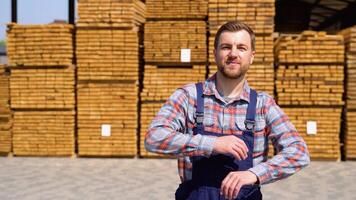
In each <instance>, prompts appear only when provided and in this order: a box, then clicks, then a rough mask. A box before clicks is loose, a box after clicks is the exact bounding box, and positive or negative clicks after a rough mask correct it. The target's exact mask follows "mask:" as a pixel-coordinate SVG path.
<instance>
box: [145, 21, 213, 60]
mask: <svg viewBox="0 0 356 200" xmlns="http://www.w3.org/2000/svg"><path fill="white" fill-rule="evenodd" d="M144 46H145V53H144V54H145V55H144V58H145V61H146V62H158V63H160V62H161V63H162V62H171V63H172V62H173V63H180V62H181V49H190V51H191V53H190V57H191V59H190V60H191V61H190V62H206V59H207V58H206V56H207V47H206V22H204V21H202V20H201V21H183V20H182V21H148V22H146V24H145V30H144Z"/></svg>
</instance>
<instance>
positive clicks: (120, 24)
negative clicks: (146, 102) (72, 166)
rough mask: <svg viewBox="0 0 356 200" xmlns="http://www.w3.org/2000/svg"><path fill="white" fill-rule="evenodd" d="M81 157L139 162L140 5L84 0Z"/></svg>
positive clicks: (80, 50) (80, 61) (132, 1)
mask: <svg viewBox="0 0 356 200" xmlns="http://www.w3.org/2000/svg"><path fill="white" fill-rule="evenodd" d="M78 15H79V20H78V23H77V27H78V28H77V37H76V45H77V49H76V53H77V64H78V73H77V79H78V83H79V84H78V87H77V93H78V98H77V103H78V105H77V108H78V154H79V155H80V156H105V157H108V156H109V157H116V156H135V155H136V154H137V129H138V124H137V123H138V122H137V121H138V116H137V113H138V81H139V71H140V59H139V58H140V56H142V55H141V52H140V45H142V44H141V42H142V41H141V38H140V36H141V35H140V34H141V32H140V31H141V30H142V29H141V27H140V26H142V24H143V23H144V22H145V16H146V5H145V4H144V3H143V2H141V1H139V0H104V1H102V0H79V2H78Z"/></svg>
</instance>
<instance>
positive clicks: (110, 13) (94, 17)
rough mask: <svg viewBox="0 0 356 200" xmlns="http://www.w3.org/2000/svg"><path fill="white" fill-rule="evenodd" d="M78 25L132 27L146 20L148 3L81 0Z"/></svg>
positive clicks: (138, 0) (120, 0) (124, 0)
mask: <svg viewBox="0 0 356 200" xmlns="http://www.w3.org/2000/svg"><path fill="white" fill-rule="evenodd" d="M78 15H79V19H78V21H77V26H78V27H95V28H98V27H106V28H107V27H111V28H132V27H136V26H140V25H141V24H143V23H144V22H145V17H146V5H145V4H144V3H143V2H142V1H140V0H79V1H78Z"/></svg>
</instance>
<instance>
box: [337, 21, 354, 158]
mask: <svg viewBox="0 0 356 200" xmlns="http://www.w3.org/2000/svg"><path fill="white" fill-rule="evenodd" d="M339 34H340V35H342V36H343V37H344V42H345V56H346V70H345V72H346V74H345V80H346V82H345V94H346V95H345V97H346V99H345V100H346V102H345V105H346V106H345V110H344V114H343V119H344V126H343V127H344V133H345V135H344V137H343V139H344V141H343V142H344V145H345V146H344V153H345V158H346V159H355V158H356V26H353V27H350V28H348V29H345V30H342V31H341V32H340V33H339Z"/></svg>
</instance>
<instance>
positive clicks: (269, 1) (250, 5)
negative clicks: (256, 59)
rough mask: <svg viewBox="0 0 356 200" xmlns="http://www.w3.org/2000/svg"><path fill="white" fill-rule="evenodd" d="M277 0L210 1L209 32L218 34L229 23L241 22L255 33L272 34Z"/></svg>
mask: <svg viewBox="0 0 356 200" xmlns="http://www.w3.org/2000/svg"><path fill="white" fill-rule="evenodd" d="M274 16H275V0H258V1H256V0H209V6H208V20H209V31H210V32H211V33H216V31H217V30H218V29H219V27H220V26H221V25H222V24H224V23H225V22H227V21H233V20H240V21H243V22H245V23H247V24H248V25H250V26H251V27H252V29H253V30H254V32H255V33H258V34H260V33H261V34H266V33H267V34H270V33H272V32H273V29H274Z"/></svg>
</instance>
